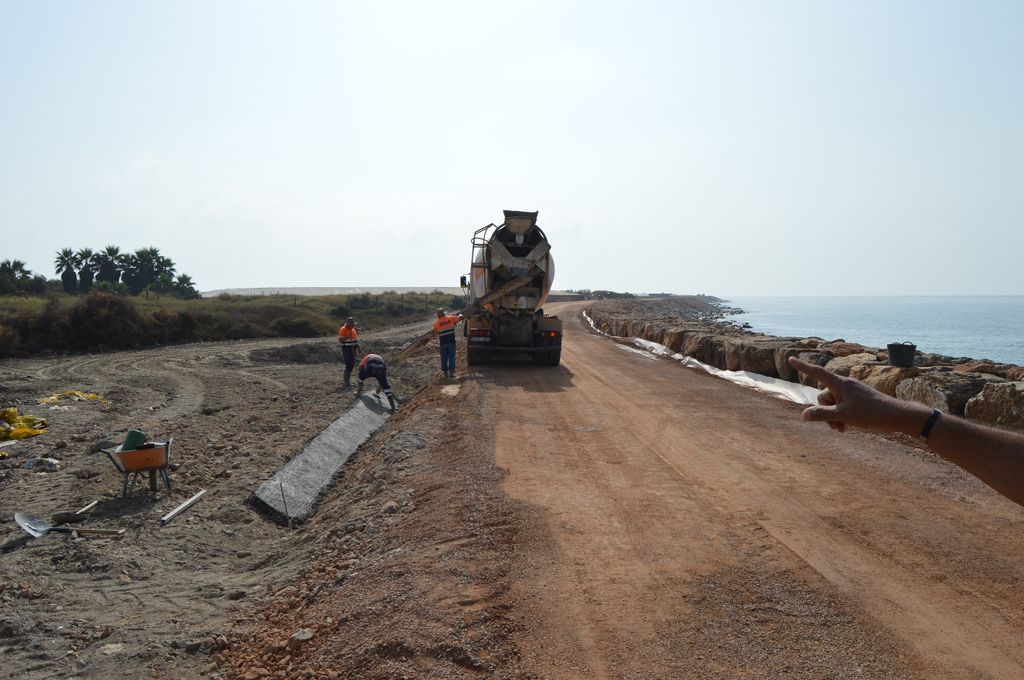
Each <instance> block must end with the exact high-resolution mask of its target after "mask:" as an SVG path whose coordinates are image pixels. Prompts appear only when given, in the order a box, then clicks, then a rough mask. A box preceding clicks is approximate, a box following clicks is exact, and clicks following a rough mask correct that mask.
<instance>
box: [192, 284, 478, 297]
mask: <svg viewBox="0 0 1024 680" xmlns="http://www.w3.org/2000/svg"><path fill="white" fill-rule="evenodd" d="M389 291H391V292H395V293H420V294H427V293H443V294H445V295H462V289H461V288H457V287H454V288H453V287H443V286H442V287H438V286H434V287H433V288H431V287H428V286H389V287H376V288H374V287H361V288H360V287H340V286H339V287H337V288H303V287H284V288H221V289H220V290H207V291H203V293H202V296H203V297H217V296H218V295H251V296H261V295H308V296H313V297H316V296H321V295H361V294H363V293H369V294H370V295H378V294H380V293H387V292H389Z"/></svg>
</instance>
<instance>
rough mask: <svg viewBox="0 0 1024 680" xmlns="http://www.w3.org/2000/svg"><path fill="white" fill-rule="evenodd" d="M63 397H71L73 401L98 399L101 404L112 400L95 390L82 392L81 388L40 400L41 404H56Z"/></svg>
mask: <svg viewBox="0 0 1024 680" xmlns="http://www.w3.org/2000/svg"><path fill="white" fill-rule="evenodd" d="M61 399H71V400H72V401H98V402H99V403H101V404H109V403H110V402H109V401H107V400H106V399H104V398H103V397H101V396H100V395H98V394H95V393H94V392H82V391H81V390H68V391H67V392H57V393H56V394H51V395H50V396H48V397H43V398H42V399H40V400H39V403H40V404H56V403H57V402H58V401H60V400H61Z"/></svg>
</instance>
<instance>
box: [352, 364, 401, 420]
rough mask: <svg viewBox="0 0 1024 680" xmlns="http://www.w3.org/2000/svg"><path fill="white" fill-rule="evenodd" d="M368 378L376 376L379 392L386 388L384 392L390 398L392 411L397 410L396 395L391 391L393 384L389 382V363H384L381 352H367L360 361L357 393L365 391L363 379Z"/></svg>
mask: <svg viewBox="0 0 1024 680" xmlns="http://www.w3.org/2000/svg"><path fill="white" fill-rule="evenodd" d="M368 378H376V379H377V384H378V385H379V387H378V388H377V393H378V394H379V393H380V391H381V390H384V394H385V395H386V396H387V398H388V403H389V404H391V412H392V413H394V412H395V395H394V393H393V392H392V391H391V385H389V384H388V365H387V364H385V363H384V360H383V359H381V358H380V355H379V354H367V355H366V356H365V357H363V360H362V361H361V362H359V387H358V389H357V390H356V395H360V394H362V393H363V381H364V380H366V379H368Z"/></svg>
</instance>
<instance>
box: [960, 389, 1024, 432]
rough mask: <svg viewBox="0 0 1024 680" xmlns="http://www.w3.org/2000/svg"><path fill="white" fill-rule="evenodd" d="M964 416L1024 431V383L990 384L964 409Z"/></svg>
mask: <svg viewBox="0 0 1024 680" xmlns="http://www.w3.org/2000/svg"><path fill="white" fill-rule="evenodd" d="M964 415H965V416H967V417H968V418H970V419H971V420H977V421H979V422H982V423H986V424H988V425H996V426H998V427H1009V428H1013V429H1015V430H1024V381H1017V382H1003V383H991V382H990V383H988V384H986V385H985V386H984V387H983V388H982V390H981V394H979V395H978V396H976V397H973V398H972V399H970V400H969V401H968V402H967V406H966V407H965V408H964Z"/></svg>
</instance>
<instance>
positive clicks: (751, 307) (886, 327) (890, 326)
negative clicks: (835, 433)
mask: <svg viewBox="0 0 1024 680" xmlns="http://www.w3.org/2000/svg"><path fill="white" fill-rule="evenodd" d="M724 304H726V305H728V306H729V307H738V308H740V309H742V310H743V312H744V313H743V314H736V315H732V316H729V317H728V320H729V321H732V322H734V323H738V324H744V323H745V324H749V325H750V330H753V331H757V332H760V333H766V334H768V335H779V336H796V337H809V336H816V337H819V338H823V339H826V340H834V339H837V338H842V339H844V340H847V341H849V342H857V343H860V344H862V345H867V346H869V347H879V348H884V347H885V346H886V345H887V344H889V343H890V342H905V341H906V342H912V343H914V344H915V345H917V349H918V350H919V351H921V352H934V353H936V354H945V355H948V356H952V357H970V358H972V359H989V360H992V361H996V362H1002V363H1010V364H1018V365H1021V366H1024V296H1017V295H1008V296H953V297H941V296H914V297H898V296H893V297H887V296H886V297H883V296H871V297H852V296H851V297H845V296H844V297H818V296H800V297H730V298H727V299H726V300H725V303H724Z"/></svg>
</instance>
